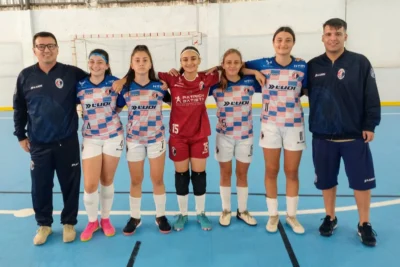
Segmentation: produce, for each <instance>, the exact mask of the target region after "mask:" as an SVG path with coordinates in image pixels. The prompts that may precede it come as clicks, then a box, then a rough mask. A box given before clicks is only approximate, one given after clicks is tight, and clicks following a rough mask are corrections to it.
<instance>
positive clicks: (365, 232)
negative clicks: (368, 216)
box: [357, 222, 377, 247]
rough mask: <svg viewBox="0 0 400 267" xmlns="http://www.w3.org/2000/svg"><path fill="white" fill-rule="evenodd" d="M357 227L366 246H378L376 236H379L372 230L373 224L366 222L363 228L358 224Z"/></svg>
mask: <svg viewBox="0 0 400 267" xmlns="http://www.w3.org/2000/svg"><path fill="white" fill-rule="evenodd" d="M357 227H358V235H359V236H360V240H361V242H362V243H363V244H364V245H366V246H369V247H374V246H375V245H376V239H375V236H377V234H376V232H375V231H374V230H373V229H372V226H371V224H370V223H369V222H365V223H363V225H362V226H360V224H358V225H357Z"/></svg>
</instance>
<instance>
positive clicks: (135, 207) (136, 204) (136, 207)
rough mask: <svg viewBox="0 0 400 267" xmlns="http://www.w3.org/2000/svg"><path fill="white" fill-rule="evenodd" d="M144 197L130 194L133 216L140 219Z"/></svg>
mask: <svg viewBox="0 0 400 267" xmlns="http://www.w3.org/2000/svg"><path fill="white" fill-rule="evenodd" d="M141 202H142V198H141V197H139V198H136V197H131V196H129V207H130V209H131V217H132V218H135V219H140V204H141Z"/></svg>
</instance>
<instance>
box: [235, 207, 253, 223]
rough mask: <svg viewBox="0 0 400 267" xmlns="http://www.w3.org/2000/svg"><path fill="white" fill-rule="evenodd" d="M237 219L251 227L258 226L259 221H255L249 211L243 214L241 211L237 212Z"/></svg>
mask: <svg viewBox="0 0 400 267" xmlns="http://www.w3.org/2000/svg"><path fill="white" fill-rule="evenodd" d="M236 218H238V219H239V220H242V221H244V222H245V223H247V224H248V225H251V226H254V225H257V220H256V219H254V217H253V216H251V215H250V213H249V211H247V210H245V211H243V212H239V210H237V213H236Z"/></svg>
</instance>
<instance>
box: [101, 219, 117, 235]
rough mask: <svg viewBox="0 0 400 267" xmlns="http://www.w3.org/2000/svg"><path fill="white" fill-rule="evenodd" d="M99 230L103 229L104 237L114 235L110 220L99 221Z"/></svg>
mask: <svg viewBox="0 0 400 267" xmlns="http://www.w3.org/2000/svg"><path fill="white" fill-rule="evenodd" d="M100 226H101V229H103V233H104V235H105V236H108V237H111V236H114V235H115V228H114V226H113V225H112V224H111V221H110V218H107V219H103V218H102V219H101V220H100Z"/></svg>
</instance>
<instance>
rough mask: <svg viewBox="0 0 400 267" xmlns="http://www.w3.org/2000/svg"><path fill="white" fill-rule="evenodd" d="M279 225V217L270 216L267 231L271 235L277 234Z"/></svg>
mask: <svg viewBox="0 0 400 267" xmlns="http://www.w3.org/2000/svg"><path fill="white" fill-rule="evenodd" d="M278 224H279V215H276V216H269V219H268V223H267V225H266V226H265V229H267V231H268V232H270V233H275V232H276V231H278Z"/></svg>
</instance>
